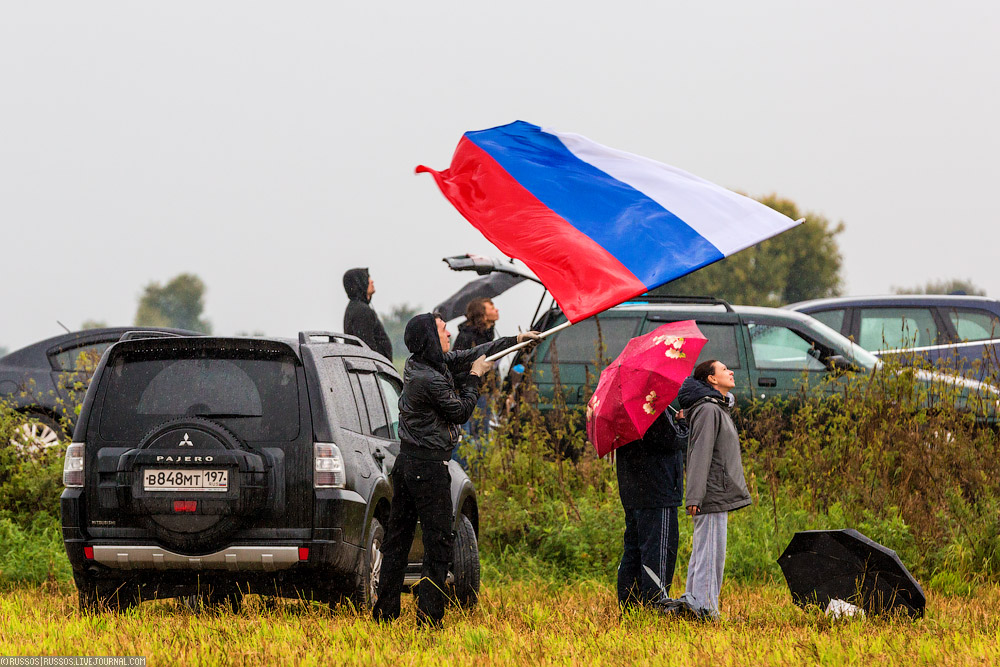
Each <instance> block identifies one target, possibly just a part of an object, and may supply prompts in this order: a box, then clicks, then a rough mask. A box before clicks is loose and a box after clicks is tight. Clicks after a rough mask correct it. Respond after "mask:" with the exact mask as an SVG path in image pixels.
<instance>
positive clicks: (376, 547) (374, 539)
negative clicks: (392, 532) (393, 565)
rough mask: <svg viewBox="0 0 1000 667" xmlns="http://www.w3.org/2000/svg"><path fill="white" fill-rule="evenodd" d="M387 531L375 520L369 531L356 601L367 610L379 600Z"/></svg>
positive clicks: (355, 596)
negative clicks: (383, 548)
mask: <svg viewBox="0 0 1000 667" xmlns="http://www.w3.org/2000/svg"><path fill="white" fill-rule="evenodd" d="M384 538H385V530H384V529H383V528H382V524H381V522H379V520H378V519H375V518H373V519H372V523H371V527H370V528H369V529H368V543H367V546H366V548H365V554H364V557H363V558H362V570H361V581H360V582H359V584H358V591H357V593H356V594H355V595H354V596H353V599H354V601H355V602H356V603H357V604H358V605H359V606H361V607H363V608H365V609H370V608H371V607H372V606H374V605H375V601H376V600H378V582H379V578H380V577H381V575H382V540H383V539H384Z"/></svg>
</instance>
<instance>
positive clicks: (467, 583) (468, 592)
mask: <svg viewBox="0 0 1000 667" xmlns="http://www.w3.org/2000/svg"><path fill="white" fill-rule="evenodd" d="M451 573H452V577H453V579H454V582H453V583H452V584H451V586H450V590H449V594H450V595H451V597H452V598H453V599H454V600H455V602H457V603H458V605H459V606H461V607H466V608H468V607H474V606H475V605H476V603H477V602H479V540H478V539H477V538H476V531H475V529H473V527H472V521H470V520H469V517H467V516H466V515H464V514H460V515H459V519H458V529H457V530H456V531H455V550H454V556H453V560H452V565H451Z"/></svg>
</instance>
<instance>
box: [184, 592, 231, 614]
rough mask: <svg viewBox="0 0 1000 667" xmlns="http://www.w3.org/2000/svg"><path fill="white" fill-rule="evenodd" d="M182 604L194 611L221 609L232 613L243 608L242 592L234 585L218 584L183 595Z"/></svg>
mask: <svg viewBox="0 0 1000 667" xmlns="http://www.w3.org/2000/svg"><path fill="white" fill-rule="evenodd" d="M183 601H184V606H185V607H187V608H188V609H190V610H191V611H193V612H195V613H199V612H201V611H208V610H212V611H221V612H230V613H233V614H238V613H240V610H241V609H243V593H242V592H241V591H240V589H239V588H238V587H236V586H218V587H213V588H209V589H208V590H207V591H203V592H201V593H196V594H194V595H185V596H184V598H183Z"/></svg>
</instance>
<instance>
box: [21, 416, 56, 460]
mask: <svg viewBox="0 0 1000 667" xmlns="http://www.w3.org/2000/svg"><path fill="white" fill-rule="evenodd" d="M24 417H25V419H24V423H23V424H21V425H20V426H18V427H17V428H16V429H14V433H13V437H11V438H10V443H9V444H10V446H11V447H13V448H14V449H16V450H18V451H20V452H24V453H26V454H37V453H39V452H42V451H44V450H46V449H48V448H49V447H54V446H55V445H58V444H59V441H60V440H61V439H63V438H65V437H66V430H65V429H64V428H63V427H62V426H61V425H60V424H59V422H58V421H56V420H55V419H53V418H52V417H50V416H49V415H47V414H44V413H41V412H29V413H27V414H25V416H24Z"/></svg>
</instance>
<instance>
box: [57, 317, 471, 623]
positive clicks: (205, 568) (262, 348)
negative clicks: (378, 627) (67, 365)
mask: <svg viewBox="0 0 1000 667" xmlns="http://www.w3.org/2000/svg"><path fill="white" fill-rule="evenodd" d="M154 336H156V335H155V334H151V333H150V332H136V333H128V334H125V335H124V336H123V337H122V340H121V341H120V342H118V343H116V344H114V345H113V346H111V347H110V348H109V349H108V350H107V352H106V353H105V354H104V356H103V358H102V359H101V362H100V364H99V365H98V367H97V370H96V372H95V374H94V379H93V382H92V383H91V385H90V388H89V390H88V392H87V396H86V399H85V400H84V403H83V406H82V411H81V414H80V418H79V421H78V423H77V425H76V430H75V433H74V437H73V444H71V445H70V446H69V449H68V450H67V453H66V462H65V471H64V483H65V486H66V490H65V491H64V492H63V495H62V525H63V537H64V540H65V543H66V552H67V553H68V555H69V560H70V563H71V564H72V567H73V575H74V578H75V579H76V585H77V588H78V589H79V591H80V605H81V608H83V609H85V610H92V609H97V608H102V607H107V608H112V609H121V608H123V607H126V606H129V605H133V604H136V603H138V602H140V601H142V600H147V599H154V598H169V597H177V596H197V597H196V598H195V599H196V600H200V601H201V602H202V603H205V604H225V605H227V606H230V607H233V608H238V606H239V604H240V601H241V599H242V596H243V595H244V594H246V593H257V594H264V595H278V596H289V597H309V598H312V599H318V600H322V601H328V602H335V601H339V600H342V599H344V598H347V599H350V600H353V601H355V603H357V604H359V605H369V604H371V603H372V602H373V601H374V596H375V590H376V584H377V581H378V576H379V571H380V567H381V560H382V559H381V553H380V545H381V542H382V535H383V526H384V525H385V524H386V521H387V519H388V516H389V507H390V504H391V502H392V488H391V486H390V483H389V479H388V475H389V472H390V471H391V468H392V464H393V462H394V461H395V458H396V455H397V453H398V451H399V438H398V435H397V427H398V419H399V416H398V414H399V413H398V407H397V401H398V399H399V393H400V391H401V388H402V383H401V382H400V380H399V376H398V374H397V373H396V371H395V369H393V367H392V365H391V364H389V362H388V360H386V359H385V358H384V357H382V356H381V355H379V354H376V353H375V352H373V351H371V350H370V349H369V348H368V347H367V346H366V345H365V344H364V343H362V342H361V341H360V340H358V339H357V338H354V337H352V336H346V335H343V334H333V333H325V332H324V333H317V332H302V333H300V334H299V339H298V341H292V340H283V339H264V338H213V337H178V336H173V335H167V334H163V335H160V336H158V337H154ZM449 467H450V472H451V479H452V500H453V503H454V505H453V506H454V508H455V519H454V526H455V531H456V540H455V561H454V563H453V566H452V572H451V574H450V575H449V579H448V580H449V584H450V586H451V591H450V592H451V594H452V595H453V596H454V598H455V599H456V601H458V602H460V603H463V604H470V603H474V602H475V600H476V596H477V594H478V589H479V555H478V546H477V538H476V535H477V533H478V527H479V526H478V508H477V505H476V495H475V491H474V489H473V486H472V483H471V482H470V481H469V478H468V477H467V476H466V474H465V473H464V471H462V469H461V467H459V465H458V464H457V463H455V462H450V463H449ZM421 559H422V545H421V540H420V539H419V537H418V539H415V540H414V548H413V550H412V551H411V553H410V567H409V568H408V570H407V576H408V580H409V583H415V582H416V581H417V580H418V579H419V577H420V560H421Z"/></svg>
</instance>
